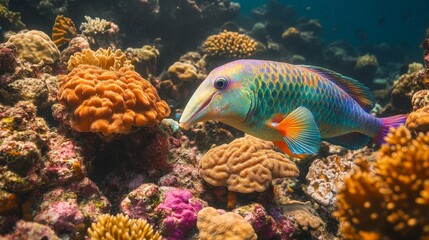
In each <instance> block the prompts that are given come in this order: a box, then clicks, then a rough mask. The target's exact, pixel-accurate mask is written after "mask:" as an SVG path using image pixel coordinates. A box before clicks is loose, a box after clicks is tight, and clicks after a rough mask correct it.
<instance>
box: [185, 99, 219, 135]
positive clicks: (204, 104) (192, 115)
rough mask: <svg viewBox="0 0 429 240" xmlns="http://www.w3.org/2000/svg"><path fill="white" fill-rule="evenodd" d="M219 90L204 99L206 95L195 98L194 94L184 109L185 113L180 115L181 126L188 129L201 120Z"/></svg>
mask: <svg viewBox="0 0 429 240" xmlns="http://www.w3.org/2000/svg"><path fill="white" fill-rule="evenodd" d="M217 93H218V92H214V93H212V94H211V96H210V97H209V98H206V99H205V100H204V98H205V97H204V95H203V96H202V97H198V98H194V96H195V95H194V96H193V97H192V98H191V99H190V100H189V102H188V104H187V105H186V107H185V109H184V110H183V114H182V116H181V117H180V120H179V123H180V127H181V128H183V129H185V130H188V129H189V128H191V126H192V125H194V123H196V122H199V121H200V120H202V119H203V118H204V117H205V114H206V113H205V112H207V111H206V110H207V108H208V106H209V105H210V103H211V102H212V100H213V99H214V97H215V96H216V95H217Z"/></svg>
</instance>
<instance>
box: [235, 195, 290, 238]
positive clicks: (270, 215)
mask: <svg viewBox="0 0 429 240" xmlns="http://www.w3.org/2000/svg"><path fill="white" fill-rule="evenodd" d="M233 212H235V213H238V214H240V216H242V217H243V218H244V220H246V221H247V222H248V223H250V224H251V225H252V227H253V229H254V230H255V233H256V234H257V235H258V239H267V240H268V239H291V238H292V236H296V234H297V230H298V228H297V226H296V225H295V224H294V223H293V222H292V221H291V220H289V219H287V218H286V217H285V216H283V214H282V212H281V211H280V210H279V209H276V208H271V209H269V212H268V211H267V210H265V208H264V207H263V206H262V205H260V204H258V203H253V204H250V205H245V206H241V207H238V208H236V209H234V210H233Z"/></svg>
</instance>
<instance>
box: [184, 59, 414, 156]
mask: <svg viewBox="0 0 429 240" xmlns="http://www.w3.org/2000/svg"><path fill="white" fill-rule="evenodd" d="M373 105H374V104H373V97H372V95H371V93H370V91H369V89H368V88H366V87H365V86H363V85H362V84H360V83H359V82H358V81H356V80H354V79H351V78H348V77H345V76H342V75H340V74H338V73H335V72H333V71H330V70H327V69H323V68H320V67H314V66H304V65H291V64H287V63H281V62H273V61H262V60H237V61H234V62H230V63H228V64H225V65H223V66H220V67H218V68H216V69H215V70H213V71H212V72H211V73H210V74H209V75H208V77H207V78H206V80H204V82H203V83H202V84H201V85H200V87H199V88H198V89H197V90H196V92H195V93H194V95H193V96H192V97H191V99H190V101H189V103H188V105H187V106H186V107H185V109H184V112H183V114H182V117H181V119H180V123H181V126H182V127H184V128H189V127H190V125H192V124H193V123H195V122H197V121H204V120H219V121H222V122H224V123H226V124H229V125H231V126H233V127H235V128H237V129H240V130H242V131H244V132H246V133H248V134H251V135H254V136H256V137H259V138H262V139H265V140H269V141H272V142H274V143H275V144H276V145H277V146H278V147H279V148H281V149H282V150H283V151H284V152H286V153H287V154H290V155H292V156H302V155H307V154H315V153H317V152H318V150H319V145H320V141H321V140H325V141H328V142H330V143H333V144H337V145H341V146H344V147H347V148H349V149H358V148H361V147H363V146H365V145H366V144H367V143H368V142H369V141H370V140H371V139H374V140H375V141H377V142H382V141H383V138H384V136H385V134H386V133H387V130H388V128H389V127H391V126H396V125H399V124H402V123H403V122H404V121H405V118H406V115H399V116H393V117H390V118H376V117H374V116H373V115H371V114H370V113H369V111H370V110H371V109H372V107H373Z"/></svg>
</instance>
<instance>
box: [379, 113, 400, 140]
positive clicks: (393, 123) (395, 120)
mask: <svg viewBox="0 0 429 240" xmlns="http://www.w3.org/2000/svg"><path fill="white" fill-rule="evenodd" d="M407 117H408V115H407V114H400V115H395V116H391V117H386V118H380V119H381V121H382V122H383V126H382V127H381V130H380V132H379V133H378V134H377V136H375V138H374V141H375V142H376V143H378V144H383V143H385V142H386V141H385V140H384V138H385V137H386V136H387V134H388V133H389V130H390V128H392V127H393V128H396V127H398V126H400V125H403V124H405V121H406V120H407Z"/></svg>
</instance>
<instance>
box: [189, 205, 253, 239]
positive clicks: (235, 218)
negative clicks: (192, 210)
mask: <svg viewBox="0 0 429 240" xmlns="http://www.w3.org/2000/svg"><path fill="white" fill-rule="evenodd" d="M197 227H198V230H199V231H200V239H201V240H209V239H210V240H223V239H229V240H256V239H257V237H256V233H255V231H254V230H253V228H252V225H250V224H249V223H248V222H246V220H244V218H243V217H242V216H240V215H239V214H237V213H233V212H228V213H223V214H221V213H220V212H218V211H217V210H216V209H214V208H212V207H206V208H203V209H202V210H201V211H200V212H199V213H198V221H197Z"/></svg>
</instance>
